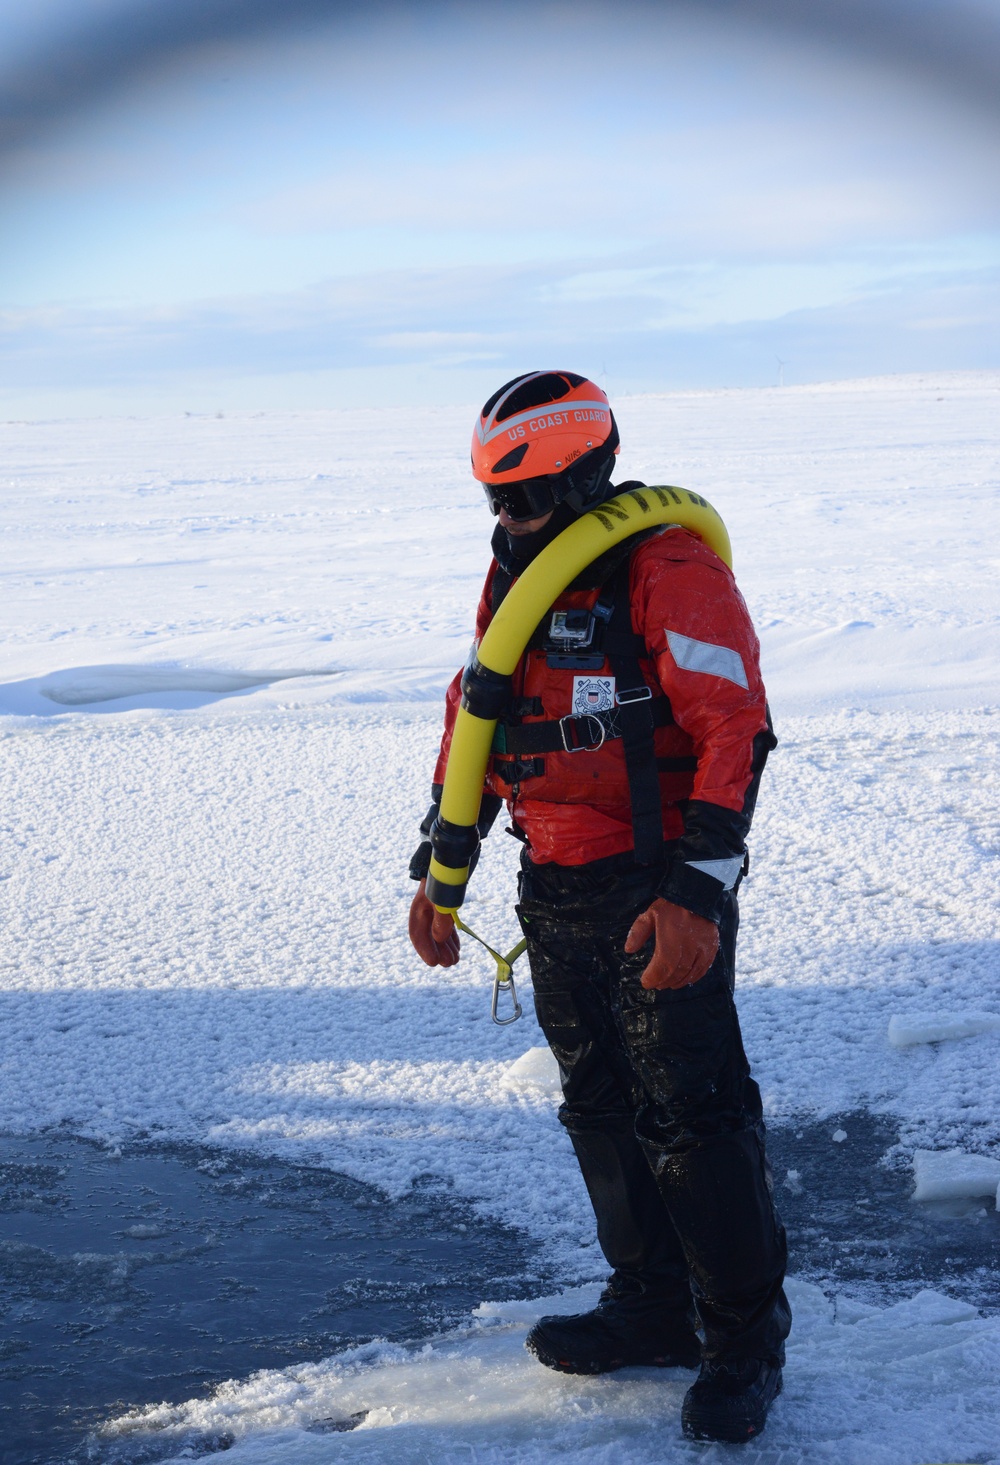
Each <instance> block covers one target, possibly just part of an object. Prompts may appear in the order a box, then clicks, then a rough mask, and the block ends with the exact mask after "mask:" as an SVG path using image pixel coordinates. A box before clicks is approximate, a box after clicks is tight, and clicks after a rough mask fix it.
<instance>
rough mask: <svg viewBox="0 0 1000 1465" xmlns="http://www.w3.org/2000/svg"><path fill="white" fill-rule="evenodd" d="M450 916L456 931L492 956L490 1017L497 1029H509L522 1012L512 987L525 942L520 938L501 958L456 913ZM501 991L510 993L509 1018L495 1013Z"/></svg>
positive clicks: (514, 988)
mask: <svg viewBox="0 0 1000 1465" xmlns="http://www.w3.org/2000/svg"><path fill="white" fill-rule="evenodd" d="M451 916H452V920H453V921H454V922H455V925H456V926H457V927H458V929H459V930H460V931H464V932H465V934H466V936H471V937H472V939H473V941H478V942H479V944H480V946H485V948H486V950H487V951H488V952H489V954H490V956H492V958H493V960H494V961H495V962H496V964H497V974H496V977H495V978H494V980H493V1002H492V1004H491V1006H490V1017H491V1018H492V1019H493V1021H494V1022H495V1023H496V1025H497V1027H498V1028H505V1027H509V1026H510V1024H511V1023H512V1022H517V1020H518V1018H519V1017H520V1016H521V1014H522V1012H523V1011H524V1009H523V1008H522V1006H521V1004H520V1002H518V1000H517V988H516V987H515V986H514V963H515V962H516V961H517V959H518V957H519V956H522V955H523V954H524V952H525V950H526V949H527V945H528V943H527V941H525V940H524V939H523V937H522V939H521V940H520V941H519V942H518V943H517V945H516V946H515V947H513V948H512V949H511V950H510V951H508V953H507V955H506V956H501V955H500V953H499V951H494V950H493V947H492V946H491V945H490V944H489V942H488V941H484V940H483V938H482V936H477V935H476V933H475V931H473V930H470V928H469V927H468V926H467V925H466V924H465V922H464V921H463V920H462V918H461V917H460V916H459V914H458V911H452V913H451ZM501 989H503V994H504V996H506V995H507V993H508V992H509V993H510V1000H511V1004H512V1011H511V1015H510V1017H498V1016H497V1012H498V1011H499V1007H500V993H501Z"/></svg>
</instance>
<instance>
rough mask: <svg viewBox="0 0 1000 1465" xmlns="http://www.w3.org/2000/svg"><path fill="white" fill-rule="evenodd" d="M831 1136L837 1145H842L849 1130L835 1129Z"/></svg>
mask: <svg viewBox="0 0 1000 1465" xmlns="http://www.w3.org/2000/svg"><path fill="white" fill-rule="evenodd" d="M830 1138H831V1139H832V1140H833V1142H834V1144H835V1145H842V1144H843V1143H844V1140H845V1139H846V1138H847V1130H846V1129H835V1130H834V1131H833V1133H832V1134H831V1136H830Z"/></svg>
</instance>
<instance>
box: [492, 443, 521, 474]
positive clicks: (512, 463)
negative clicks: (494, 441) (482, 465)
mask: <svg viewBox="0 0 1000 1465" xmlns="http://www.w3.org/2000/svg"><path fill="white" fill-rule="evenodd" d="M527 451H528V444H527V443H518V445H517V447H516V448H511V450H510V452H509V453H505V454H504V455H503V457H502V458H498V459H497V461H496V462H495V463H494V464H493V472H494V473H509V472H510V470H511V469H512V468H520V466H521V464H522V462H523V461H524V455H525V453H526V452H527Z"/></svg>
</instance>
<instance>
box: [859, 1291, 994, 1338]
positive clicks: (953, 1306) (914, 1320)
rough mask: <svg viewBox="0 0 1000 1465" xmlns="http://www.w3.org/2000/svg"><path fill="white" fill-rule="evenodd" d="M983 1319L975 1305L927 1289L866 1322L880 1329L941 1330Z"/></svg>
mask: <svg viewBox="0 0 1000 1465" xmlns="http://www.w3.org/2000/svg"><path fill="white" fill-rule="evenodd" d="M978 1316H979V1309H978V1307H976V1305H975V1303H972V1302H962V1301H961V1300H960V1299H959V1298H957V1297H949V1296H948V1295H947V1293H945V1292H934V1291H933V1290H932V1289H931V1288H930V1287H924V1288H922V1289H921V1290H920V1291H919V1292H917V1293H916V1294H915V1296H913V1297H907V1298H905V1299H904V1300H903V1301H902V1302H897V1303H895V1304H894V1305H893V1306H892V1307H887V1308H885V1309H884V1310H883V1311H880V1312H878V1313H876V1314H873V1315H872V1316H871V1317H869V1318H867V1319H865V1321H867V1322H870V1323H872V1324H873V1325H875V1326H877V1327H880V1328H912V1327H931V1326H933V1327H940V1326H946V1325H950V1324H951V1323H967V1322H970V1321H971V1320H972V1319H973V1318H977V1317H978Z"/></svg>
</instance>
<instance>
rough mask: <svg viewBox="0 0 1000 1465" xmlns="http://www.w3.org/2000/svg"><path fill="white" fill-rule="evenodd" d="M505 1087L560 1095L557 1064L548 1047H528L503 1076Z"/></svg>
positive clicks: (524, 1091)
mask: <svg viewBox="0 0 1000 1465" xmlns="http://www.w3.org/2000/svg"><path fill="white" fill-rule="evenodd" d="M504 1086H505V1087H506V1088H513V1089H520V1090H521V1092H522V1093H537V1092H538V1091H539V1090H541V1091H542V1093H545V1094H555V1095H557V1096H558V1095H561V1093H562V1086H561V1084H560V1083H559V1065H558V1064H557V1063H556V1060H555V1059H554V1058H553V1056H552V1050H551V1049H550V1048H529V1049H528V1051H527V1053H522V1054H521V1056H520V1058H518V1060H517V1061H516V1062H515V1063H512V1064H511V1065H510V1067H509V1068H508V1070H507V1073H506V1075H505V1077H504Z"/></svg>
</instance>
